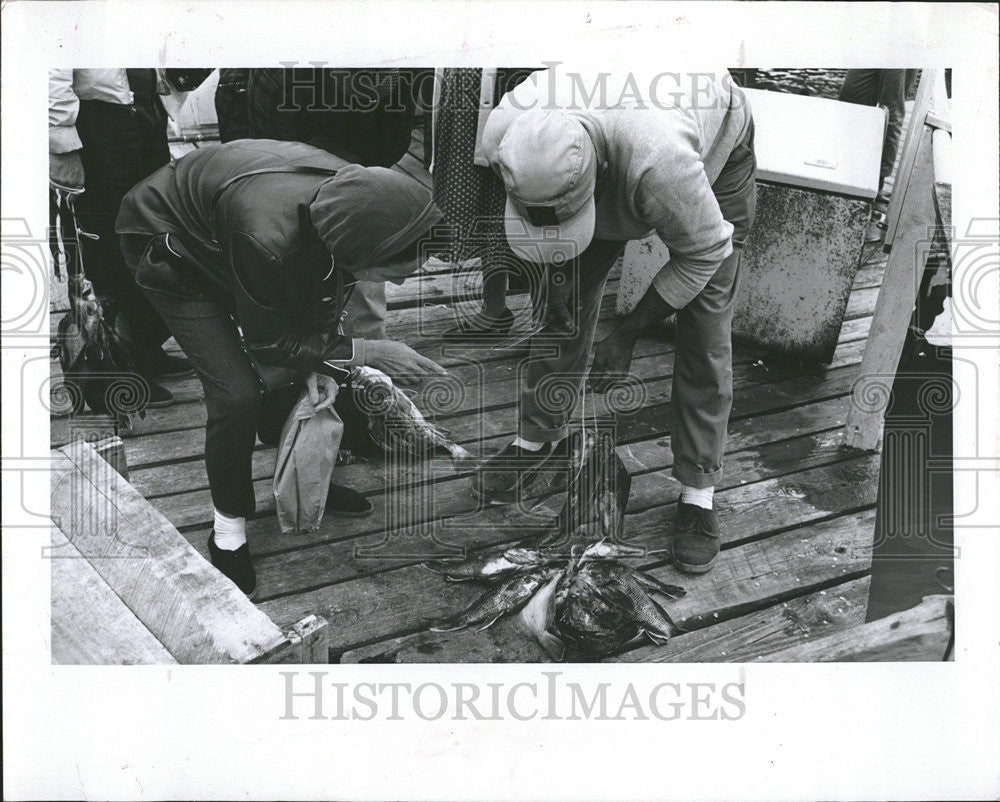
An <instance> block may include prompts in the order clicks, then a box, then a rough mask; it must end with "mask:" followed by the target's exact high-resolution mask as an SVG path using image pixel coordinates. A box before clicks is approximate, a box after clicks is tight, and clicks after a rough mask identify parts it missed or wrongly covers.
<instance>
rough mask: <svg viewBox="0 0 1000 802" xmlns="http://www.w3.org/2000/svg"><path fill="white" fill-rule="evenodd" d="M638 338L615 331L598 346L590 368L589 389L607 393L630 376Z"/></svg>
mask: <svg viewBox="0 0 1000 802" xmlns="http://www.w3.org/2000/svg"><path fill="white" fill-rule="evenodd" d="M635 340H636V338H635V337H633V336H632V335H630V334H624V333H621V332H619V331H613V332H611V334H609V335H608V336H607V337H606V338H605V339H603V340H601V342H599V343H598V344H597V348H596V349H594V362H593V364H592V365H591V368H590V378H589V379H588V381H587V385H588V387H589V388H590V389H591V390H593V391H594V392H595V393H603V392H605V391H606V390H607V389H608V388H609V387H610V386H611V385H612V384H614V383H615V382H617V381H621V380H622V379H624V378H625V377H626V376H627V375H628V369H629V366H630V365H631V364H632V352H633V351H634V350H635Z"/></svg>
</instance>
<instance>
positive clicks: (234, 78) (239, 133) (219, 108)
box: [215, 69, 250, 142]
mask: <svg viewBox="0 0 1000 802" xmlns="http://www.w3.org/2000/svg"><path fill="white" fill-rule="evenodd" d="M249 73H250V70H246V69H221V70H219V83H218V84H217V85H216V87H215V116H216V117H217V118H218V120H219V139H220V140H221V141H222V142H230V141H232V140H234V139H246V138H247V137H249V136H250V119H249V112H248V111H247V81H248V80H249Z"/></svg>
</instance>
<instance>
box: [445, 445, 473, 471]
mask: <svg viewBox="0 0 1000 802" xmlns="http://www.w3.org/2000/svg"><path fill="white" fill-rule="evenodd" d="M447 448H448V453H449V454H451V462H452V465H454V466H455V469H456V470H459V469H460V468H462V467H463V466H465V465H468V464H469V463H470V462H473V461H474V460H475V457H474V456H473V455H472V452H470V451H468V450H467V449H465V448H462V446H460V445H459V444H458V443H451V444H450V445H448V446H447Z"/></svg>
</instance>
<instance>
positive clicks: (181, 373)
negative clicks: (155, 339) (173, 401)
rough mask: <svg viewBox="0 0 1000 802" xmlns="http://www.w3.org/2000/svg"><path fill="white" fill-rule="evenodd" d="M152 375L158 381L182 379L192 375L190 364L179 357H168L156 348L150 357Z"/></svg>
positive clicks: (164, 352)
mask: <svg viewBox="0 0 1000 802" xmlns="http://www.w3.org/2000/svg"><path fill="white" fill-rule="evenodd" d="M150 362H151V363H152V366H153V375H154V376H156V378H158V379H182V378H184V377H185V376H192V375H194V368H193V367H192V366H191V362H190V361H189V360H187V359H184V358H183V357H180V356H170V354H168V353H167V352H166V351H164V350H163V349H162V348H158V349H157V350H156V351H154V352H153V354H152V356H151V357H150Z"/></svg>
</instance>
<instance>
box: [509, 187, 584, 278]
mask: <svg viewBox="0 0 1000 802" xmlns="http://www.w3.org/2000/svg"><path fill="white" fill-rule="evenodd" d="M596 220H597V207H596V205H595V203H594V199H593V198H590V199H589V200H588V201H587V204H586V206H584V207H583V209H581V210H580V211H579V212H578V213H577V214H576V215H574V216H573V217H572V218H570V219H569V220H565V221H563V222H561V223H559V225H557V226H533V225H531V223H530V222H529V221H528V220H525V219H524V218H523V217H521V215H520V214H518V212H517V209H515V208H514V205H513V204H512V203H511V201H510V199H509V198H508V199H507V208H506V210H505V212H504V227H505V229H506V231H507V242H508V244H509V245H510V249H511V250H512V251H514V253H516V254H517V255H518V256H520V257H521V258H522V259H525V260H527V261H529V262H535V263H536V264H555V265H559V264H563V263H565V262H568V261H570V260H572V259H575V258H577V257H578V256H579V255H580V254H581V253H583V252H584V251H585V250H586V249H587V246H588V245H590V241H591V240H592V239H593V238H594V225H595V223H596Z"/></svg>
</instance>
